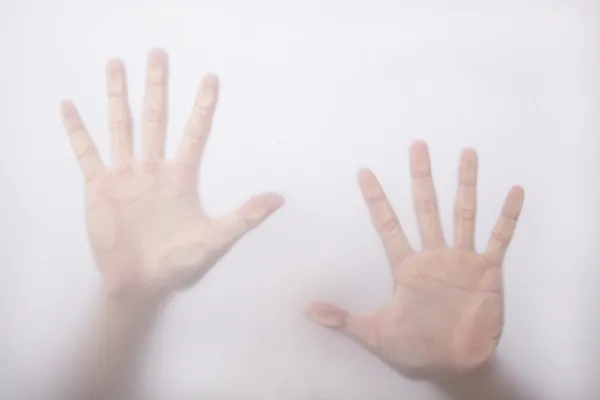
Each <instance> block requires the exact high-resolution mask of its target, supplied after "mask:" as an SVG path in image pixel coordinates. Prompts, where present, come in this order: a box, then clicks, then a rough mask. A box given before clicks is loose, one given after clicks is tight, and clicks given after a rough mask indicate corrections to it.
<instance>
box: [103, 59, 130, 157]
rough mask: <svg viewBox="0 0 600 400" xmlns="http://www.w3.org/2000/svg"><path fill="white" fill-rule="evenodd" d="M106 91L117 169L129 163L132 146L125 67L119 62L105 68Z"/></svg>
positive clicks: (111, 63) (109, 64)
mask: <svg viewBox="0 0 600 400" xmlns="http://www.w3.org/2000/svg"><path fill="white" fill-rule="evenodd" d="M106 89H107V92H108V114H109V121H110V133H111V137H112V152H113V164H114V166H116V167H117V168H122V167H124V166H126V165H128V164H129V163H130V162H131V158H132V155H133V151H132V147H133V144H132V132H131V129H132V125H131V112H130V110H129V103H128V100H127V83H126V80H125V66H124V65H123V63H122V62H121V61H119V60H112V61H110V62H109V63H108V65H107V67H106Z"/></svg>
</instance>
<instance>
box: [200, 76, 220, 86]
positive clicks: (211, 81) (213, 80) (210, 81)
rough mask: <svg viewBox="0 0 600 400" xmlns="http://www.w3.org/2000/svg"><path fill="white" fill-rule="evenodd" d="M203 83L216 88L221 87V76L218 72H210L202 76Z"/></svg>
mask: <svg viewBox="0 0 600 400" xmlns="http://www.w3.org/2000/svg"><path fill="white" fill-rule="evenodd" d="M202 85H203V86H205V87H210V88H215V89H216V88H218V87H219V77H218V76H217V75H216V74H214V73H212V72H209V73H207V74H206V75H204V78H202Z"/></svg>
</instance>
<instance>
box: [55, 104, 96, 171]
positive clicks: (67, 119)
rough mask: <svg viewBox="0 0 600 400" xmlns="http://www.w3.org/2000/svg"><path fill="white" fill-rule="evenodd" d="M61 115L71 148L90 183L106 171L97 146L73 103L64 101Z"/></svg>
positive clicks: (61, 106)
mask: <svg viewBox="0 0 600 400" xmlns="http://www.w3.org/2000/svg"><path fill="white" fill-rule="evenodd" d="M60 114H61V116H62V120H63V123H64V125H65V128H66V129H67V133H68V135H69V141H70V142H71V147H72V148H73V152H74V153H75V155H76V156H77V161H79V165H80V166H81V170H82V171H83V174H84V176H85V179H86V180H88V181H90V180H92V179H94V178H95V177H97V176H98V175H100V174H101V173H102V172H103V171H104V169H105V166H104V164H103V163H102V160H101V159H100V155H99V154H98V150H97V149H96V145H94V142H93V141H92V138H91V137H90V135H89V134H88V132H87V130H86V129H85V126H84V125H83V121H82V120H81V117H80V116H79V112H77V108H75V105H73V103H71V102H70V101H64V102H63V103H62V104H61V105H60Z"/></svg>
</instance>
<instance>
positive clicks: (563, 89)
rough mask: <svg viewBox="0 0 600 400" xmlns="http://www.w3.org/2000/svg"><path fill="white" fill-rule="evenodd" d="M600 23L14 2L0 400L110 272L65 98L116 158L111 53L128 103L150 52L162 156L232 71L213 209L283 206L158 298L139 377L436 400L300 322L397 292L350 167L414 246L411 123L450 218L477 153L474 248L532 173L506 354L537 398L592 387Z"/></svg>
mask: <svg viewBox="0 0 600 400" xmlns="http://www.w3.org/2000/svg"><path fill="white" fill-rule="evenodd" d="M415 4H419V6H416V5H415ZM599 24H600V11H599V8H598V6H597V4H594V2H592V1H589V2H583V1H580V2H577V1H563V2H558V1H555V2H550V1H544V2H543V1H539V2H535V1H508V2H507V1H500V0H498V1H489V2H479V4H476V3H475V2H472V3H468V2H459V1H448V2H443V1H437V2H434V1H428V2H416V1H415V2H413V3H409V2H394V1H383V0H380V1H360V0H355V1H354V2H350V1H346V2H341V1H340V2H335V1H334V0H327V1H323V0H321V1H317V0H313V1H303V2H299V1H298V2H285V1H277V2H276V1H272V2H268V1H246V2H243V1H238V2H234V1H224V0H222V1H216V0H215V1H202V0H197V1H194V2H191V1H190V2H184V1H183V0H180V1H174V0H172V1H166V0H165V1H160V2H159V1H145V2H142V1H141V0H140V1H139V2H136V1H132V0H130V1H122V2H116V1H100V2H99V1H47V0H46V1H42V0H39V1H22V0H21V1H17V0H12V1H11V0H3V1H2V2H1V3H0V51H1V54H2V55H1V57H0V104H1V108H0V116H1V118H0V163H1V164H0V165H1V170H0V171H1V174H0V187H1V188H2V189H1V195H0V206H1V207H0V216H1V222H2V224H1V231H0V232H1V237H0V240H1V242H0V262H1V263H0V289H1V290H0V300H1V301H0V387H1V389H0V398H2V399H4V398H6V399H7V400H9V399H10V400H12V399H15V400H16V399H17V398H18V397H19V396H23V397H24V398H31V396H33V393H35V392H36V391H37V390H39V388H43V387H45V386H47V385H49V383H50V381H52V380H53V379H54V378H53V376H54V374H55V373H57V370H60V369H61V368H62V367H63V366H64V364H65V360H66V359H67V358H68V357H67V355H68V354H69V353H72V352H73V351H74V350H76V347H77V343H76V342H77V340H78V339H80V336H79V335H80V331H81V330H82V329H83V328H84V327H85V323H86V320H87V319H89V311H90V307H91V304H92V301H93V300H94V297H95V293H96V292H95V290H96V289H97V287H98V281H99V277H98V275H97V273H96V270H95V267H94V265H93V262H92V259H91V255H90V251H89V248H88V244H87V239H86V232H85V225H84V216H83V201H82V184H83V182H82V177H81V175H80V172H79V169H78V167H77V164H76V161H75V158H74V157H73V155H72V154H71V149H70V148H69V144H68V141H67V139H66V136H65V134H64V131H63V128H62V126H61V123H60V118H59V114H58V105H59V102H60V100H62V99H63V98H72V99H73V100H74V101H75V102H76V104H77V105H78V106H79V108H80V110H81V112H82V115H83V117H84V118H85V121H86V124H87V126H88V129H89V130H90V132H91V133H92V135H93V137H94V139H95V140H96V143H97V144H98V146H99V148H100V149H101V151H102V152H103V154H104V155H105V157H108V156H109V154H108V148H109V142H108V140H109V137H108V134H107V123H106V122H107V121H106V101H105V92H104V68H105V62H106V61H107V60H108V59H109V58H111V57H119V58H123V59H124V61H125V63H126V65H127V69H128V76H129V88H130V98H131V100H132V110H134V111H136V113H135V115H136V116H138V115H139V110H141V98H142V89H143V82H144V72H145V57H146V53H147V51H148V50H149V49H150V48H151V47H154V46H161V47H164V48H165V49H166V50H167V51H168V52H169V54H170V62H171V81H170V123H169V137H168V147H169V149H171V150H173V149H174V146H175V144H176V143H177V141H178V139H179V135H180V133H181V132H182V128H183V125H184V122H185V118H186V116H187V114H188V111H189V109H190V106H191V104H192V99H193V97H194V94H195V90H196V87H197V84H198V83H199V81H200V79H201V76H202V75H203V74H204V73H205V72H208V71H213V72H216V73H217V74H218V75H219V76H220V77H221V81H222V95H221V99H222V101H221V102H220V106H219V108H218V116H217V119H216V123H215V125H214V129H213V135H212V136H211V139H210V144H209V148H208V151H207V154H206V157H205V159H204V164H203V169H202V174H201V179H202V182H201V187H202V197H203V200H204V201H205V203H206V206H207V207H208V209H209V210H211V211H213V212H215V213H219V212H223V211H226V210H228V209H230V208H232V207H234V206H236V205H237V204H239V203H241V202H242V201H243V200H244V199H245V198H246V197H247V196H249V195H251V194H253V193H256V192H259V191H262V190H277V191H280V192H281V193H283V194H284V195H285V196H286V198H287V205H286V207H285V208H284V209H282V210H281V211H280V212H279V213H278V214H276V215H275V216H274V217H273V218H272V219H270V220H269V221H268V223H266V224H265V225H264V226H262V227H261V228H260V229H258V230H257V231H256V232H254V233H252V234H251V235H249V236H248V237H247V238H246V239H244V240H243V242H242V243H240V244H239V245H238V246H237V247H236V248H235V249H234V250H233V251H232V252H231V253H230V254H229V255H228V256H227V257H226V258H225V259H223V261H222V262H221V263H220V264H219V265H218V266H217V268H215V269H214V270H213V271H212V272H211V273H210V274H209V275H208V276H207V277H206V278H205V279H204V280H203V281H202V282H201V284H199V285H198V286H197V287H195V288H194V289H192V290H191V291H189V292H186V293H185V294H183V295H181V296H179V297H178V298H177V299H176V301H175V302H174V303H173V304H172V306H171V307H170V308H169V309H168V311H167V314H166V315H165V318H164V319H163V320H162V323H161V325H160V329H159V331H158V332H157V333H158V334H157V337H156V338H155V341H154V346H153V351H152V353H151V355H150V356H149V360H148V368H147V371H146V381H147V382H146V386H147V387H148V388H149V390H151V391H152V392H153V393H154V394H155V396H156V398H162V399H177V400H179V399H181V400H185V399H200V398H203V399H204V398H215V399H234V398H237V399H242V398H244V399H290V400H295V399H307V400H308V399H310V400H313V399H314V400H317V399H319V400H324V399H331V400H333V399H361V400H362V399H365V400H366V399H377V400H379V399H381V400H386V399H434V398H437V397H436V393H435V392H434V391H433V390H431V388H430V387H429V386H428V385H426V384H422V383H415V382H411V381H408V380H406V379H404V378H402V377H399V376H398V375H397V374H395V373H393V372H392V371H390V370H388V369H387V367H385V366H384V365H382V364H381V363H379V362H378V361H377V360H375V359H373V358H371V356H369V355H367V354H365V353H364V352H363V351H362V350H360V349H359V348H357V347H355V346H354V345H352V344H351V343H348V342H346V341H345V340H343V339H342V338H340V337H337V336H335V335H333V334H331V333H328V332H325V331H323V330H322V329H319V328H317V327H314V326H312V325H311V324H309V323H308V322H306V321H305V320H304V319H303V317H302V315H301V309H302V307H303V305H304V304H306V302H307V301H308V300H309V299H310V298H314V297H321V298H326V299H332V300H336V301H339V302H340V303H342V304H344V305H345V306H347V307H349V308H351V309H354V310H357V311H365V310H370V309H373V308H375V307H377V305H378V304H380V303H381V302H382V301H383V299H385V297H386V296H387V295H388V293H389V291H390V289H391V282H390V280H389V279H388V278H389V271H388V269H387V265H386V262H385V258H384V254H383V252H382V250H381V248H380V245H379V243H378V240H377V237H376V234H375V233H374V231H373V229H372V228H371V226H370V223H369V219H368V215H367V213H366V210H365V207H364V206H363V204H362V200H361V198H360V195H359V192H358V190H357V185H356V183H355V179H354V177H355V171H356V170H357V169H358V168H359V167H363V166H369V167H371V168H373V169H374V170H375V172H376V173H377V174H378V176H379V177H380V179H381V180H382V182H383V184H384V186H385V188H386V189H387V191H388V193H389V195H390V197H391V199H392V201H393V202H394V204H395V205H396V209H397V211H398V213H399V216H400V218H401V221H402V222H403V223H404V228H405V230H406V231H407V232H408V234H409V235H410V237H411V239H413V241H414V244H415V245H418V237H417V235H416V226H415V221H414V217H413V212H412V204H411V202H410V192H409V187H410V186H409V180H408V173H407V146H408V145H409V144H410V142H411V141H412V140H414V139H416V138H423V139H425V140H427V141H428V142H429V144H430V149H431V153H432V157H433V167H434V177H435V179H436V182H437V188H438V195H439V199H440V204H441V208H442V212H443V214H444V218H445V219H444V223H445V227H446V229H447V232H448V229H449V228H450V224H449V223H450V220H451V218H450V212H451V209H452V202H453V195H454V190H455V179H456V177H455V171H456V167H457V161H458V154H459V151H460V149H461V148H462V147H464V146H473V147H475V148H476V149H478V151H479V154H480V165H481V169H480V193H479V201H480V206H479V210H480V213H479V221H478V222H479V224H478V228H479V232H478V236H477V238H478V242H479V246H482V245H484V244H485V241H486V240H487V236H488V233H489V232H490V229H491V227H492V225H493V223H494V221H495V218H496V216H497V213H498V211H499V208H500V206H501V203H502V201H503V198H504V195H505V194H506V192H507V190H508V189H509V187H510V186H511V185H512V184H521V185H523V186H524V188H525V190H526V202H525V208H524V212H523V215H522V220H521V222H520V225H519V229H518V232H517V234H516V236H515V239H514V242H513V245H512V247H511V249H510V254H509V256H508V258H507V259H506V264H505V283H506V307H507V310H506V311H507V319H506V326H505V331H504V335H503V340H502V343H501V346H500V349H499V354H500V355H501V356H502V359H503V360H504V362H505V364H506V365H507V366H509V367H510V369H511V370H512V371H513V372H514V374H515V375H516V376H517V377H518V380H519V381H520V382H521V383H522V384H523V385H525V386H526V387H528V388H529V389H531V390H533V391H535V392H537V393H538V394H539V395H540V396H542V397H543V398H544V399H549V400H552V399H565V400H593V399H598V398H600V391H599V390H598V389H600V388H599V387H598V386H599V385H598V383H597V377H598V374H597V370H598V367H600V364H599V363H598V359H599V358H600V354H599V352H598V350H599V349H600V330H598V329H597V325H598V324H597V322H598V318H599V316H600V314H599V313H598V307H599V306H600V295H598V294H597V286H598V283H599V282H600V271H599V270H600V265H599V261H600V257H599V256H600V254H599V252H598V244H599V241H598V234H599V233H600V229H598V227H599V224H598V223H599V222H600V219H599V217H600V211H599V209H598V204H599V201H600V196H599V195H598V194H597V193H598V191H597V187H598V186H600V179H598V171H599V170H600V162H598V161H597V157H598V155H599V154H600V153H599V152H598V151H599V150H598V149H599V146H600V139H599V138H598V137H599V128H600V123H599V122H600V101H599V99H600V84H599V83H600V79H599V78H600V28H598V26H600V25H599ZM107 159H108V158H107ZM28 396H29V397H28Z"/></svg>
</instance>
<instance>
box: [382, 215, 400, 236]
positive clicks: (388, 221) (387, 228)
mask: <svg viewBox="0 0 600 400" xmlns="http://www.w3.org/2000/svg"><path fill="white" fill-rule="evenodd" d="M379 227H380V229H381V231H382V232H383V233H386V234H389V233H392V232H394V231H395V230H396V229H397V227H398V218H397V217H396V216H394V215H389V216H386V217H384V218H383V219H382V220H381V221H380V224H379Z"/></svg>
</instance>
